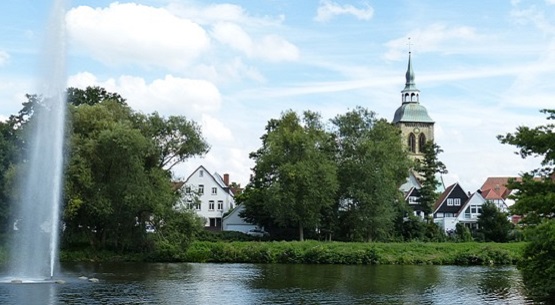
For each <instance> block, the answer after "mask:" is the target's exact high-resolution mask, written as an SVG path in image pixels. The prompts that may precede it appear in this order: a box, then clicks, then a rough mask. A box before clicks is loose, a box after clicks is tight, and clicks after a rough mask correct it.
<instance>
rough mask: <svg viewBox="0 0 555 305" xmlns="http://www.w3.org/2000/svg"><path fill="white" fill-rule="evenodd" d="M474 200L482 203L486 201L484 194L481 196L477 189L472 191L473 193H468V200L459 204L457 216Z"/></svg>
mask: <svg viewBox="0 0 555 305" xmlns="http://www.w3.org/2000/svg"><path fill="white" fill-rule="evenodd" d="M475 200H478V201H480V202H482V203H484V202H486V199H485V198H484V196H482V194H480V192H479V191H476V192H474V194H472V195H470V197H468V200H467V201H466V202H465V203H464V204H463V205H462V206H461V209H460V210H459V213H457V216H459V214H460V213H463V212H464V210H466V207H467V206H468V205H469V204H470V203H471V202H473V201H475Z"/></svg>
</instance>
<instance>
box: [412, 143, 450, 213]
mask: <svg viewBox="0 0 555 305" xmlns="http://www.w3.org/2000/svg"><path fill="white" fill-rule="evenodd" d="M422 152H423V153H424V158H423V159H422V160H417V161H416V166H415V171H416V172H418V173H419V174H420V176H421V177H422V180H423V181H422V187H421V188H420V190H419V191H420V205H421V206H422V209H423V212H424V214H425V215H426V216H427V217H428V221H429V222H430V221H431V213H432V212H433V211H432V209H433V207H434V204H435V203H436V201H437V199H438V197H439V194H438V192H437V188H438V186H439V185H440V182H439V181H438V179H437V176H436V175H437V174H446V173H447V169H446V167H445V164H443V162H441V161H440V160H439V157H438V156H439V154H440V153H442V152H443V150H442V149H441V148H440V147H439V145H437V144H436V143H434V142H432V141H428V142H427V143H426V144H425V145H424V147H423V148H422Z"/></svg>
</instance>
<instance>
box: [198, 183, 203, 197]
mask: <svg viewBox="0 0 555 305" xmlns="http://www.w3.org/2000/svg"><path fill="white" fill-rule="evenodd" d="M198 193H199V195H202V194H204V185H202V184H199V185H198Z"/></svg>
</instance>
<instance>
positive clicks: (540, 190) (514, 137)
mask: <svg viewBox="0 0 555 305" xmlns="http://www.w3.org/2000/svg"><path fill="white" fill-rule="evenodd" d="M541 112H542V113H546V114H548V117H547V119H548V120H553V119H555V110H548V109H544V110H542V111H541ZM554 130H555V125H554V124H546V125H543V126H538V127H534V128H530V127H527V126H520V127H518V128H517V131H516V132H515V133H507V134H506V135H500V136H498V139H499V140H500V141H501V143H503V144H510V145H514V146H516V147H517V148H518V152H517V154H519V155H520V156H521V157H522V158H527V157H529V156H534V157H543V160H542V162H541V167H540V168H538V169H535V170H532V171H531V172H530V173H526V174H523V175H522V178H521V179H516V180H511V181H509V184H508V185H507V187H508V188H509V189H513V190H516V193H515V194H514V195H512V198H513V199H515V204H514V205H513V206H511V212H512V213H514V214H518V215H522V216H523V221H524V222H525V223H530V224H537V223H540V222H541V221H542V220H544V219H552V218H553V217H554V216H555V181H554V178H555V172H554V162H555V133H554Z"/></svg>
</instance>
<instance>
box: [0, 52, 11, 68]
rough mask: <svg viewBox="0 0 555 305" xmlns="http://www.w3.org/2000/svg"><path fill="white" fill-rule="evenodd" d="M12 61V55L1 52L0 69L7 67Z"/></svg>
mask: <svg viewBox="0 0 555 305" xmlns="http://www.w3.org/2000/svg"><path fill="white" fill-rule="evenodd" d="M9 59H10V54H8V52H6V51H2V50H0V67H1V66H3V65H5V64H6V63H7V62H8V60H9Z"/></svg>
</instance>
